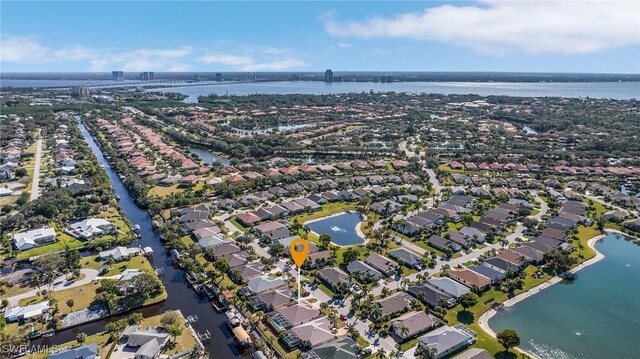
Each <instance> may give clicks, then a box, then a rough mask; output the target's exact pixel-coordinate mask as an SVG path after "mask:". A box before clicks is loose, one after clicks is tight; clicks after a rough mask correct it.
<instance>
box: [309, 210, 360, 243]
mask: <svg viewBox="0 0 640 359" xmlns="http://www.w3.org/2000/svg"><path fill="white" fill-rule="evenodd" d="M360 222H362V214H361V213H360V212H344V213H341V214H338V215H335V216H331V217H326V218H322V219H319V220H315V221H311V222H306V223H305V224H306V225H308V226H309V228H311V230H312V231H313V232H315V233H317V234H318V235H321V234H325V233H326V234H328V235H330V236H331V242H333V243H335V244H337V245H339V246H350V245H354V244H362V243H364V238H362V237H360V236H358V233H357V232H356V226H357V225H358V224H359V223H360Z"/></svg>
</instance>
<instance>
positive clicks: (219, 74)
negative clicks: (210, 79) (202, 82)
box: [216, 72, 223, 82]
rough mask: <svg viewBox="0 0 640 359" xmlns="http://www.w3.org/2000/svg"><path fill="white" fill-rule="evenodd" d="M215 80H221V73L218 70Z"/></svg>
mask: <svg viewBox="0 0 640 359" xmlns="http://www.w3.org/2000/svg"><path fill="white" fill-rule="evenodd" d="M216 81H218V82H220V81H223V78H222V74H221V73H219V72H216Z"/></svg>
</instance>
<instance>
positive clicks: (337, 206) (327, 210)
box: [289, 202, 357, 223]
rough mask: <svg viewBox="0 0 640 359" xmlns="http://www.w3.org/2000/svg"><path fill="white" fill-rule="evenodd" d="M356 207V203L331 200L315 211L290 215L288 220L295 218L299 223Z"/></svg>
mask: <svg viewBox="0 0 640 359" xmlns="http://www.w3.org/2000/svg"><path fill="white" fill-rule="evenodd" d="M356 208H357V204H356V203H347V202H332V203H327V204H324V205H322V209H321V210H319V211H316V212H309V213H302V214H299V215H296V216H293V217H291V219H290V220H289V221H290V222H293V220H294V219H297V220H298V221H299V222H300V223H304V222H307V221H310V220H312V219H318V218H322V217H326V216H330V215H332V214H336V213H340V212H346V211H353V210H355V209H356Z"/></svg>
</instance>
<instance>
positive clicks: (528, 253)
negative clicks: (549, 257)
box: [511, 245, 544, 265]
mask: <svg viewBox="0 0 640 359" xmlns="http://www.w3.org/2000/svg"><path fill="white" fill-rule="evenodd" d="M511 251H513V252H515V253H517V254H518V255H520V256H522V257H523V258H524V259H525V260H527V261H528V262H529V263H532V264H535V265H538V264H540V263H542V261H543V260H544V253H543V252H541V251H539V250H537V249H535V248H532V247H527V246H524V245H523V246H520V247H515V248H511Z"/></svg>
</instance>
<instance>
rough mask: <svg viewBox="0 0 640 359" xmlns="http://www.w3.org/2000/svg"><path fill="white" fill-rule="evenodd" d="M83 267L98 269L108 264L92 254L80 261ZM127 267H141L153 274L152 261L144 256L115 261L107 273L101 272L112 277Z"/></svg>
mask: <svg viewBox="0 0 640 359" xmlns="http://www.w3.org/2000/svg"><path fill="white" fill-rule="evenodd" d="M80 264H81V265H82V268H91V269H98V268H100V267H102V266H106V262H105V261H101V260H99V258H98V256H97V255H95V256H90V257H85V258H83V259H82V261H80ZM126 269H140V270H142V271H145V272H147V273H149V274H153V273H154V272H153V268H152V267H151V263H149V260H147V258H145V257H144V256H136V257H131V258H130V259H129V260H126V261H122V262H117V263H114V264H113V266H112V267H111V269H110V270H109V271H107V272H106V273H101V275H102V276H103V277H110V276H114V275H118V274H120V273H122V272H124V271H125V270H126Z"/></svg>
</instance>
